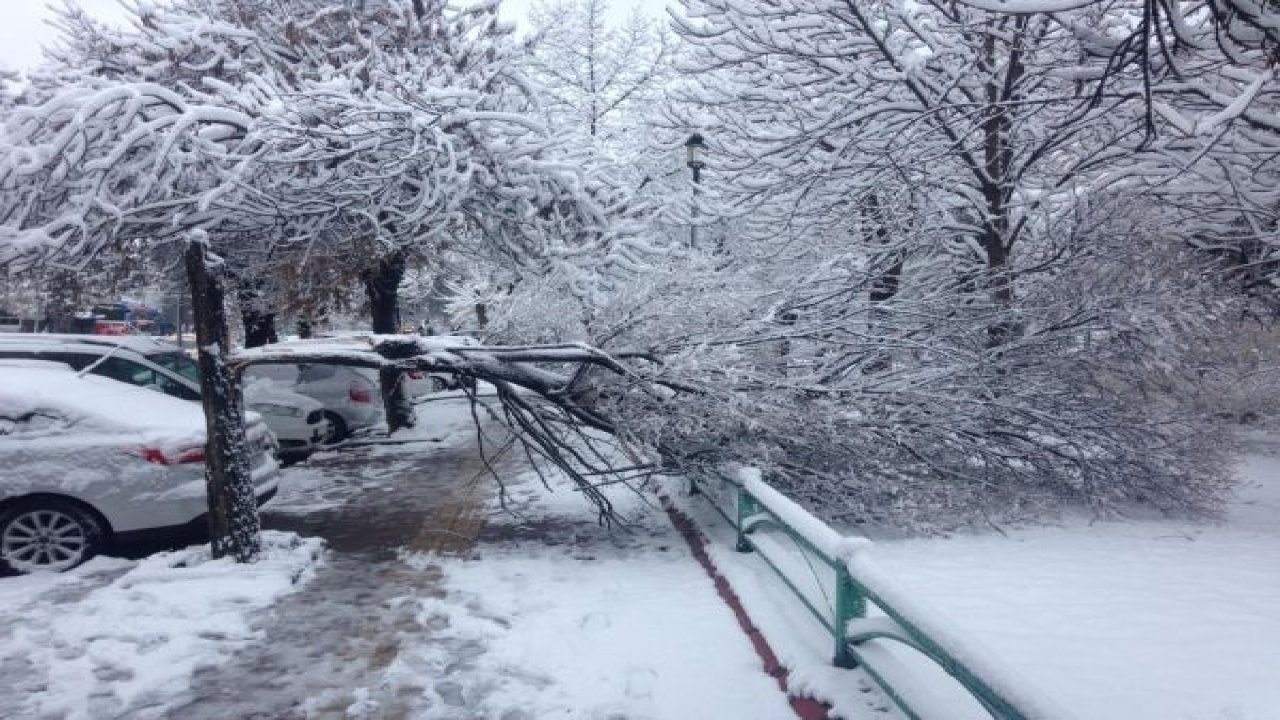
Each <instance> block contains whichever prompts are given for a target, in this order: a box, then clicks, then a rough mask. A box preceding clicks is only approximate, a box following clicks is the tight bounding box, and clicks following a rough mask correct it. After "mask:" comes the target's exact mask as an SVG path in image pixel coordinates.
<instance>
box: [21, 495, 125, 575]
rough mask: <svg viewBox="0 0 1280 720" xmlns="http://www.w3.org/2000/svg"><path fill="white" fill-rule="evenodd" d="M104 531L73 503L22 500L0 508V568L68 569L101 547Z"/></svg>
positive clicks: (97, 551) (31, 569) (55, 499)
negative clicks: (2, 508)
mask: <svg viewBox="0 0 1280 720" xmlns="http://www.w3.org/2000/svg"><path fill="white" fill-rule="evenodd" d="M105 534H106V533H105V531H104V529H103V527H102V523H101V522H100V521H99V520H98V518H97V517H96V516H95V515H94V513H92V512H90V511H88V510H86V509H84V508H83V507H81V506H79V505H77V504H76V503H74V502H71V501H68V500H62V499H59V498H53V497H50V498H39V499H34V500H26V501H22V502H19V503H17V504H14V505H11V506H9V507H7V508H5V509H4V510H0V569H2V570H8V571H11V572H17V573H31V572H37V571H40V570H52V571H55V572H62V571H64V570H70V569H71V568H73V567H76V566H77V565H80V564H81V563H84V562H85V561H87V560H89V559H90V558H92V557H93V556H94V555H97V554H98V553H99V552H100V551H101V550H102V547H103V545H104V539H105Z"/></svg>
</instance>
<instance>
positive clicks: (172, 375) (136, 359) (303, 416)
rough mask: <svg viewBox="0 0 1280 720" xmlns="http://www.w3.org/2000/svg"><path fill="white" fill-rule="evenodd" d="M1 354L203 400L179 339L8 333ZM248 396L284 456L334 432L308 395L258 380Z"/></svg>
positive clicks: (302, 453) (0, 341)
mask: <svg viewBox="0 0 1280 720" xmlns="http://www.w3.org/2000/svg"><path fill="white" fill-rule="evenodd" d="M0 358H27V359H33V360H53V361H56V362H61V363H65V364H67V365H69V366H71V367H72V368H73V369H75V370H84V369H85V368H89V372H90V373H92V374H95V375H101V376H104V377H109V378H111V379H113V380H119V381H121V382H125V383H128V384H130V385H138V386H141V387H148V388H153V389H156V390H160V391H161V392H163V393H165V394H166V395H172V396H173V397H176V398H180V399H182V400H194V401H199V400H200V371H199V367H198V366H197V365H196V363H195V362H194V361H193V360H192V359H191V358H190V357H188V356H187V355H186V354H185V353H183V352H182V351H181V350H180V349H179V348H178V347H177V346H176V345H173V344H171V343H168V342H164V341H161V340H157V339H155V338H152V337H148V336H145V335H121V336H100V335H58V334H23V335H4V336H0ZM244 399H245V405H246V407H247V408H248V409H249V410H253V411H255V412H259V413H261V414H262V415H263V418H264V420H265V421H266V423H267V427H268V428H270V429H271V432H272V433H273V434H274V435H275V436H276V441H277V443H278V448H279V450H278V451H279V453H280V458H281V459H282V460H284V461H286V462H289V461H294V460H300V459H303V458H305V457H307V456H308V455H310V454H311V453H312V452H314V451H315V449H316V448H317V447H318V446H319V445H320V443H321V442H322V441H323V440H324V439H325V438H326V437H327V436H328V435H329V433H330V428H329V424H328V422H327V421H326V420H325V416H324V410H323V407H322V406H321V404H320V403H319V402H317V401H315V400H313V399H311V398H309V397H307V396H305V395H300V394H298V393H296V392H291V391H289V390H288V389H284V388H277V387H272V386H269V385H262V386H257V385H254V386H246V387H245V393H244Z"/></svg>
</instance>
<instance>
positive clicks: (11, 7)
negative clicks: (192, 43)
mask: <svg viewBox="0 0 1280 720" xmlns="http://www.w3.org/2000/svg"><path fill="white" fill-rule="evenodd" d="M77 1H78V3H79V5H80V6H81V7H83V8H85V9H87V10H88V11H89V12H91V13H93V14H94V15H95V16H97V17H100V18H102V19H104V20H111V19H114V18H120V17H122V16H123V11H122V10H121V9H120V5H119V3H118V2H117V1H116V0H77ZM532 2H533V0H502V14H503V16H504V17H506V18H507V19H510V20H515V21H516V22H520V21H523V20H524V18H525V17H526V15H527V13H528V8H529V6H530V5H531V4H532ZM58 4H59V5H60V4H61V3H58ZM610 5H611V6H612V7H611V8H610V9H611V10H612V13H610V14H611V15H615V16H616V17H618V18H619V19H621V18H623V17H625V16H626V15H627V14H628V11H629V9H630V8H631V7H633V4H632V1H631V0H612V2H611V3H610ZM664 5H665V1H664V0H634V6H635V7H641V8H644V9H645V10H651V11H655V12H656V11H660V10H661V8H662V7H663V6H664ZM51 16H52V13H50V11H49V9H48V6H47V5H46V4H45V0H0V67H7V68H9V69H12V70H27V69H29V68H31V67H33V66H34V65H36V64H37V63H38V62H39V61H40V53H41V47H43V46H44V45H47V44H49V43H50V42H51V41H52V40H53V39H54V36H55V35H56V31H55V29H54V28H52V27H50V26H49V24H48V23H47V22H46V21H47V20H48V18H50V17H51Z"/></svg>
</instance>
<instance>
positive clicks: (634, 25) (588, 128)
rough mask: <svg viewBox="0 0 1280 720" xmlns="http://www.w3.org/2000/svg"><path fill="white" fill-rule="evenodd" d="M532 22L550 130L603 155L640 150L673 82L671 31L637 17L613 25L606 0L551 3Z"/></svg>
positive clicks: (538, 8) (535, 70)
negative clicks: (640, 136)
mask: <svg viewBox="0 0 1280 720" xmlns="http://www.w3.org/2000/svg"><path fill="white" fill-rule="evenodd" d="M530 23H531V24H532V25H533V28H534V31H535V37H536V40H535V41H534V44H533V48H532V54H531V57H530V60H531V62H530V69H529V72H530V75H531V77H532V78H533V79H534V80H536V81H538V83H539V85H540V86H541V88H542V89H543V90H544V95H543V97H542V108H543V112H544V113H545V115H546V119H547V124H548V125H549V126H551V127H553V128H556V129H557V130H558V131H561V132H566V133H572V134H573V141H574V142H582V143H585V144H588V145H590V146H593V147H595V148H596V149H598V150H600V151H605V152H610V151H612V152H615V153H616V152H619V151H620V150H626V149H627V148H629V147H631V148H634V147H635V146H636V141H637V138H635V137H634V135H635V134H636V132H637V131H641V130H642V129H643V124H642V120H643V119H644V116H645V115H646V111H647V107H648V106H649V105H651V104H652V103H653V102H654V101H656V100H658V99H659V98H660V94H661V92H662V88H663V85H664V84H665V83H666V81H667V80H668V79H669V77H670V63H671V56H672V40H671V39H670V37H669V35H668V33H667V32H666V31H665V30H664V29H663V28H662V27H661V26H660V25H659V24H658V23H657V22H656V21H653V20H650V19H648V18H646V17H644V16H643V15H642V14H640V13H639V12H638V11H633V12H632V14H631V16H630V17H629V18H628V19H627V20H626V22H625V23H624V24H622V25H620V26H618V25H614V24H611V23H610V21H609V2H608V0H546V1H544V2H540V3H538V4H536V5H535V6H534V8H533V10H532V11H531V13H530Z"/></svg>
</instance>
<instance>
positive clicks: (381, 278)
mask: <svg viewBox="0 0 1280 720" xmlns="http://www.w3.org/2000/svg"><path fill="white" fill-rule="evenodd" d="M405 266H406V261H405V256H404V253H403V252H399V251H397V252H395V253H392V254H391V255H389V256H387V257H385V258H383V259H382V260H380V261H378V264H377V265H375V266H374V267H373V268H371V269H369V270H367V271H365V272H364V273H362V275H361V280H363V281H364V290H365V294H366V295H368V297H369V313H370V315H371V316H372V317H371V319H372V321H373V322H372V325H373V331H374V332H375V333H378V334H379V335H393V334H395V333H397V332H399V331H400V295H399V292H400V281H401V280H403V279H404V273H405ZM411 356H412V353H411V354H410V355H407V356H406V357H411ZM378 385H379V386H380V388H381V392H382V407H383V411H384V412H385V413H386V417H387V432H389V433H394V432H395V431H397V430H399V429H401V428H407V427H413V426H414V424H415V423H416V422H417V418H416V417H415V416H414V414H413V403H412V402H411V401H410V400H409V392H408V390H407V389H406V387H405V383H404V373H403V372H401V371H399V370H379V371H378Z"/></svg>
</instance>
